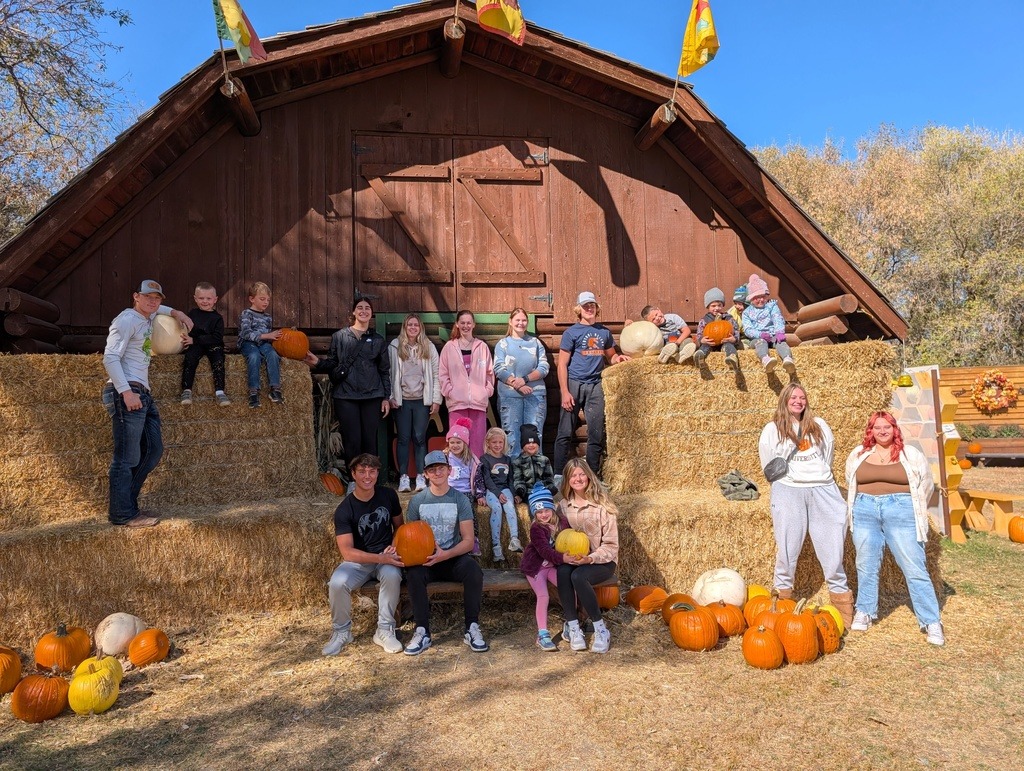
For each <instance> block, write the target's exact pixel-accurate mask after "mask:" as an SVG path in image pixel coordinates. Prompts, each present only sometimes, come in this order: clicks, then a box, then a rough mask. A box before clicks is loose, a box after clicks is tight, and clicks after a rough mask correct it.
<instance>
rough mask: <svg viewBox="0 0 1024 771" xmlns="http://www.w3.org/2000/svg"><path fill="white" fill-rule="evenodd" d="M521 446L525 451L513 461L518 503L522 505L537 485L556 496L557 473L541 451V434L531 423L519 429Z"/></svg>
mask: <svg viewBox="0 0 1024 771" xmlns="http://www.w3.org/2000/svg"><path fill="white" fill-rule="evenodd" d="M519 445H520V446H521V447H522V448H523V451H522V452H521V453H520V454H519V457H518V458H516V459H515V460H514V461H512V485H513V489H514V490H515V494H516V503H522V502H523V501H525V500H526V496H528V495H529V494H530V491H531V490H532V489H533V488H534V486H535V485H537V484H540V485H543V486H544V487H545V488H546V489H547V491H548V492H549V493H551V494H552V495H555V494H556V493H557V492H558V487H557V486H556V485H555V471H554V468H552V466H551V461H549V460H548V459H547V458H546V457H544V455H542V454H541V451H540V434H539V433H538V432H537V427H536V426H534V425H531V424H529V423H527V424H525V425H523V426H521V427H520V428H519Z"/></svg>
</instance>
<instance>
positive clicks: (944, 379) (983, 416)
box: [939, 366, 1024, 426]
mask: <svg viewBox="0 0 1024 771" xmlns="http://www.w3.org/2000/svg"><path fill="white" fill-rule="evenodd" d="M990 369H998V370H999V371H1000V372H1002V373H1003V374H1004V375H1006V377H1008V378H1009V379H1010V382H1012V383H1013V384H1014V385H1015V386H1016V387H1017V389H1018V391H1020V394H1021V398H1020V400H1019V401H1018V402H1017V406H1015V407H1011V408H1009V409H1007V410H1003V411H1001V412H996V413H992V414H988V413H985V412H981V411H979V410H978V408H977V407H975V406H974V403H973V402H972V401H971V388H972V387H973V386H974V380H975V378H977V377H978V376H980V375H984V374H985V373H986V372H987V371H989V370H990ZM939 381H940V383H941V385H942V387H943V388H952V389H953V395H954V396H956V402H957V410H956V418H955V422H957V423H968V424H976V423H987V424H989V425H993V426H1002V425H1018V426H1024V366H1008V367H956V368H949V369H940V370H939Z"/></svg>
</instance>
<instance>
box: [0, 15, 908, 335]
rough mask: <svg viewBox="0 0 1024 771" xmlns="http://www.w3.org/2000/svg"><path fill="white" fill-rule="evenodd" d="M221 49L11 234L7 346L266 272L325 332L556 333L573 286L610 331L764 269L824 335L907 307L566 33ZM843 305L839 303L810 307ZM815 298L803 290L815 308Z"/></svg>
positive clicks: (701, 110)
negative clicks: (368, 315)
mask: <svg viewBox="0 0 1024 771" xmlns="http://www.w3.org/2000/svg"><path fill="white" fill-rule="evenodd" d="M265 44H266V48H267V50H268V52H269V60H268V61H265V62H255V61H251V62H250V63H249V64H248V65H246V66H242V65H241V64H240V63H239V62H238V61H237V60H235V59H234V57H231V58H232V59H233V61H232V62H230V63H229V64H228V69H229V70H230V81H228V82H226V81H225V73H224V71H223V69H222V66H221V61H220V57H219V56H211V58H210V59H209V60H207V61H206V62H204V63H203V64H202V65H201V66H199V67H198V68H197V69H196V70H195V71H193V72H192V73H190V74H188V75H187V76H185V77H184V78H183V80H182V81H181V82H180V83H179V84H178V85H177V86H176V87H174V88H173V89H171V90H170V91H168V92H167V93H166V94H164V95H163V96H162V98H161V99H160V101H159V103H158V104H157V105H156V106H155V107H154V108H153V109H152V110H150V111H149V112H148V113H147V114H145V115H144V116H142V118H141V119H140V120H139V121H138V122H137V123H136V124H135V125H134V126H133V127H132V128H131V129H129V130H127V131H126V132H124V133H123V134H122V135H121V136H120V137H118V139H117V140H116V141H115V142H114V143H113V144H112V145H111V146H110V147H109V148H108V149H107V150H106V151H105V152H104V153H102V154H101V155H100V156H99V157H98V158H97V159H96V160H95V162H94V163H93V164H92V165H91V166H90V167H89V168H88V169H86V170H85V171H83V172H82V173H81V174H80V175H78V176H77V177H76V178H75V179H74V180H73V181H72V182H71V183H70V184H69V185H68V186H67V187H66V188H65V189H63V190H62V191H60V192H59V193H58V194H56V195H55V196H54V197H53V198H52V199H51V200H50V201H49V203H48V204H47V205H46V207H45V208H44V209H43V210H42V211H41V212H39V213H38V214H37V215H36V217H35V218H33V219H32V220H31V221H30V222H29V223H28V224H27V226H26V227H25V229H24V230H23V231H22V232H21V233H20V234H19V235H18V236H17V237H15V238H14V239H12V240H11V241H9V242H8V243H7V244H5V245H4V246H3V248H2V249H0V287H5V288H7V290H8V291H6V292H5V294H4V295H3V297H2V298H0V312H2V311H6V312H7V313H6V316H5V318H4V325H3V328H4V336H3V340H2V341H0V344H2V345H3V347H4V348H5V349H6V350H9V351H14V352H48V351H56V350H57V348H54V347H53V346H54V345H59V346H60V348H61V349H63V350H65V351H69V352H91V351H97V350H100V349H101V348H102V343H103V336H104V334H105V332H106V329H107V325H108V324H109V321H110V319H112V318H113V317H114V316H115V315H116V314H117V313H118V312H119V311H120V310H121V309H123V308H124V307H126V306H127V305H129V304H130V302H131V293H132V291H133V289H135V288H136V287H137V286H138V284H139V282H140V280H141V279H143V278H156V279H158V280H159V281H161V282H162V283H163V286H164V288H165V290H166V291H167V292H168V295H169V300H168V301H169V302H170V303H172V304H175V305H177V306H179V307H183V308H187V307H188V306H189V303H190V302H191V294H192V287H193V286H194V285H195V283H196V282H197V281H201V280H205V281H211V282H213V283H214V284H215V285H216V286H217V287H218V289H219V291H220V295H221V297H222V300H221V304H220V310H221V312H222V313H223V314H224V317H225V319H226V320H227V324H228V327H229V333H230V332H231V328H232V327H233V326H234V325H235V324H236V323H237V321H236V320H237V318H238V315H239V313H240V312H241V310H242V309H243V308H244V307H245V302H246V298H245V287H246V285H247V284H248V283H249V282H251V281H253V280H263V281H266V282H267V283H268V284H270V285H271V286H272V288H273V292H274V300H273V306H272V312H273V315H274V319H275V322H276V323H279V324H281V325H289V326H296V327H299V328H302V329H304V330H306V331H307V332H309V333H310V334H311V335H312V336H313V338H314V347H320V348H322V347H323V346H324V344H325V342H326V338H325V337H324V336H326V335H327V334H329V333H330V332H332V331H333V330H335V329H337V328H338V327H339V326H341V325H343V324H345V323H347V318H348V311H349V308H350V305H351V303H352V301H353V298H354V297H356V296H360V295H362V296H367V297H370V298H372V299H373V302H374V304H375V307H376V310H377V311H378V313H380V312H384V313H388V314H404V313H406V312H408V311H441V312H450V311H453V310H455V309H456V308H463V307H466V308H470V309H473V310H475V311H478V312H485V313H487V312H490V313H498V312H507V311H508V310H509V309H510V308H512V307H513V306H515V305H521V306H524V307H525V308H526V309H527V310H528V311H529V312H530V313H531V314H533V315H534V316H535V322H536V328H537V329H538V331H539V332H540V333H541V334H542V335H545V336H548V337H549V347H552V348H554V347H556V346H557V335H558V334H559V333H560V331H561V329H563V328H564V327H565V326H567V325H568V324H570V323H572V322H573V321H574V320H575V319H574V315H573V305H574V300H575V297H576V293H577V292H578V291H579V290H581V289H589V290H593V291H594V292H596V293H597V296H598V298H599V300H600V302H601V304H602V318H603V320H604V321H605V322H607V323H609V324H610V325H611V326H612V327H613V328H615V327H616V326H617V325H620V324H621V323H622V321H623V320H625V319H628V318H637V317H638V314H639V311H640V309H641V308H642V307H643V306H644V305H646V304H648V303H653V304H657V305H659V306H661V307H662V308H663V309H664V310H666V311H673V312H677V313H679V314H680V315H682V316H683V317H684V318H686V319H687V320H691V321H692V320H696V319H697V318H698V317H699V316H700V315H701V314H702V313H703V308H702V305H703V294H704V292H705V290H707V289H708V288H710V287H711V286H716V285H717V286H719V287H721V288H722V289H723V290H724V291H725V292H726V293H727V294H728V293H730V292H731V290H732V289H733V288H734V287H736V286H738V285H739V284H742V283H744V282H745V281H746V278H747V276H748V274H750V273H751V272H759V273H761V274H762V275H763V276H764V277H765V278H766V279H767V281H768V284H769V286H770V287H771V289H772V292H773V293H774V295H775V296H776V297H777V298H778V299H779V301H780V304H781V306H782V308H783V311H784V313H785V315H786V317H787V320H788V322H789V323H790V331H791V332H794V333H795V334H797V335H798V336H799V337H800V339H802V340H804V341H805V342H806V341H808V340H812V339H814V340H817V341H819V342H824V341H843V340H853V339H861V338H865V337H875V338H892V337H897V338H902V337H903V335H904V333H905V330H906V324H905V321H904V320H903V319H902V318H901V317H900V316H899V314H898V313H897V312H896V311H895V310H894V308H893V307H892V306H891V304H890V303H889V302H888V301H887V300H886V299H885V298H884V297H883V296H882V295H881V294H880V293H879V291H878V290H877V289H876V288H875V287H874V286H873V285H872V284H871V282H870V281H869V280H868V279H867V278H866V277H865V276H864V275H863V274H862V273H861V272H860V271H859V270H858V269H857V267H856V266H855V265H854V264H853V263H852V262H851V261H850V260H849V259H848V258H847V257H846V256H845V255H844V254H843V253H842V252H841V251H840V250H839V248H838V247H837V246H836V245H835V244H834V243H833V242H832V241H831V240H830V239H829V238H828V236H827V235H826V234H825V233H823V232H822V230H821V229H820V228H819V227H818V225H817V224H816V223H815V222H814V221H812V220H811V219H810V218H809V217H808V216H807V214H806V213H804V212H803V211H802V210H801V209H800V208H799V207H798V206H797V205H796V203H794V201H793V200H792V199H791V198H790V197H789V196H788V195H787V194H786V192H785V191H784V190H782V189H781V188H780V187H779V185H778V184H777V183H776V182H775V181H774V180H773V179H772V178H771V177H770V176H769V175H768V174H767V173H766V172H765V171H764V170H763V169H762V168H760V166H759V165H758V163H757V161H756V160H755V159H754V157H753V156H752V155H751V154H750V153H749V152H748V151H747V150H746V148H745V147H744V145H743V144H742V142H741V141H740V140H739V139H737V138H736V137H735V136H733V135H732V134H731V133H730V132H729V130H728V129H727V128H726V127H725V126H724V125H723V123H722V122H721V121H720V120H719V119H717V118H716V117H715V115H714V114H712V112H711V111H710V110H709V109H708V107H707V106H706V105H705V104H704V103H703V102H701V100H700V99H699V98H698V97H697V96H696V95H695V94H694V93H693V91H692V90H691V89H690V88H689V87H684V88H681V89H680V91H679V93H678V95H677V97H676V99H675V102H674V104H667V103H668V102H669V99H670V97H671V94H672V86H673V81H672V80H671V79H670V78H667V77H665V76H663V75H659V74H656V73H653V72H649V71H647V70H644V69H642V68H640V67H637V66H636V65H633V64H630V63H629V62H626V61H622V60H620V59H617V58H615V57H613V56H610V55H608V54H606V53H602V52H599V51H595V50H592V49H589V48H587V47H586V46H584V45H581V44H580V43H577V42H574V41H571V40H568V39H566V38H564V37H562V36H560V35H558V34H556V33H554V32H550V31H548V30H544V29H540V28H537V27H535V26H532V25H531V26H530V27H529V33H528V35H527V38H526V43H525V45H524V46H522V47H521V48H520V47H518V46H516V45H514V44H512V43H510V42H508V41H506V40H504V39H502V38H500V37H497V36H495V35H493V34H488V33H485V32H484V31H482V30H481V29H480V28H479V26H478V25H477V21H476V17H475V14H474V11H473V9H472V8H471V7H469V8H467V7H466V6H462V8H461V11H459V17H458V19H455V18H453V3H452V2H451V1H450V0H433V1H431V2H423V3H418V4H415V5H411V6H406V7H402V8H399V9H396V10H393V11H389V12H386V13H380V14H375V15H371V16H366V17H363V18H359V19H354V20H347V21H341V22H337V23H334V24H328V25H324V26H319V27H314V28H309V29H307V30H305V31H302V32H294V33H288V34H283V35H279V36H277V37H274V38H270V39H268V40H266V41H265ZM821 301H831V302H830V303H828V304H826V305H825V306H821V305H817V306H816V307H814V308H810V309H808V308H807V306H809V305H814V304H817V303H820V302H821ZM802 309H803V310H802Z"/></svg>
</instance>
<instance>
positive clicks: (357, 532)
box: [334, 487, 402, 554]
mask: <svg viewBox="0 0 1024 771" xmlns="http://www.w3.org/2000/svg"><path fill="white" fill-rule="evenodd" d="M401 514H402V504H400V503H399V502H398V493H396V492H395V491H394V490H392V489H391V488H390V487H376V488H374V490H373V497H372V498H371V499H370V500H368V501H361V500H359V499H358V498H356V496H355V494H354V493H353V494H351V495H347V496H345V500H343V501H342V502H341V503H340V504H338V508H336V509H335V510H334V534H335V535H347V534H351V535H352V545H353V546H354V547H355V548H357V549H359V550H361V551H365V552H369V553H370V554H380V553H381V552H382V551H384V550H385V549H386V548H387V547H388V546H390V545H391V541H392V539H393V538H394V536H395V527H394V524H393V523H392V517H397V516H400V515H401Z"/></svg>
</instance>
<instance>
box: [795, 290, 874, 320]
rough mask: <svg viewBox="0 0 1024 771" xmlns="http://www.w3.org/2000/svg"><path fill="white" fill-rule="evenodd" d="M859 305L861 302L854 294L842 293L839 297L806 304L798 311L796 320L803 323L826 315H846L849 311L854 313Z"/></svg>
mask: <svg viewBox="0 0 1024 771" xmlns="http://www.w3.org/2000/svg"><path fill="white" fill-rule="evenodd" d="M859 307H860V303H858V302H857V298H856V297H854V296H853V295H852V294H841V295H839V296H838V297H832V298H829V299H828V300H822V301H821V302H816V303H811V304H810V305H805V306H804V307H803V308H801V309H800V310H798V311H797V312H796V320H797V321H799V322H800V323H801V324H803V323H804V322H807V321H817V320H818V319H823V318H825V317H826V316H845V315H846V314H847V313H853V312H854V311H855V310H857V308H859Z"/></svg>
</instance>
